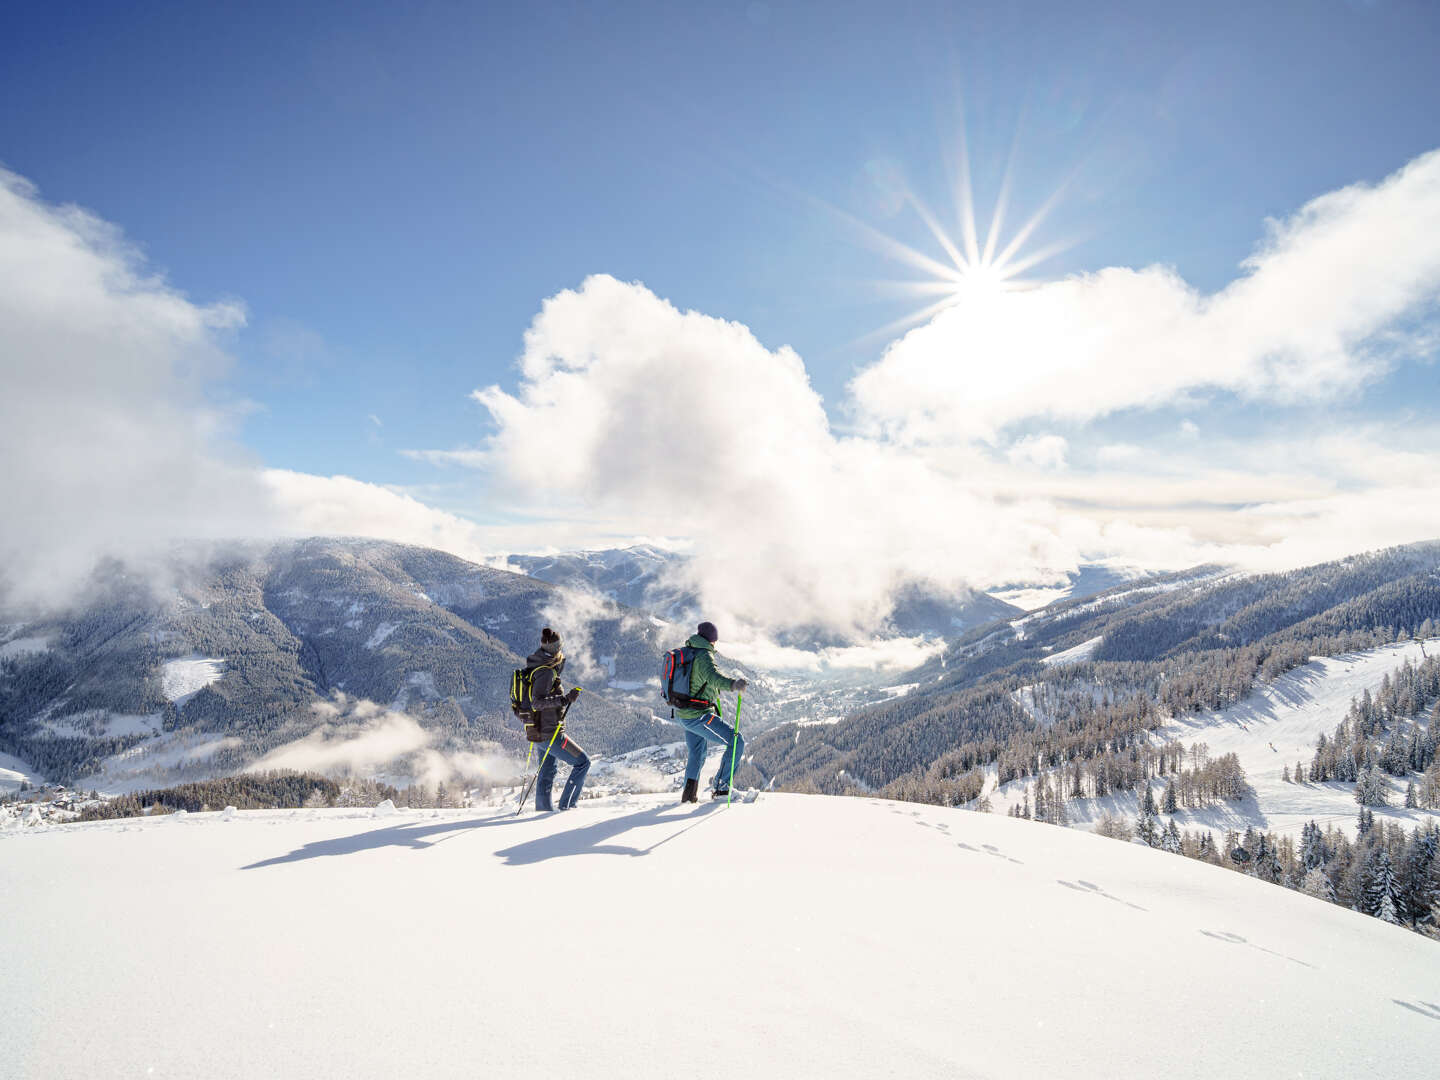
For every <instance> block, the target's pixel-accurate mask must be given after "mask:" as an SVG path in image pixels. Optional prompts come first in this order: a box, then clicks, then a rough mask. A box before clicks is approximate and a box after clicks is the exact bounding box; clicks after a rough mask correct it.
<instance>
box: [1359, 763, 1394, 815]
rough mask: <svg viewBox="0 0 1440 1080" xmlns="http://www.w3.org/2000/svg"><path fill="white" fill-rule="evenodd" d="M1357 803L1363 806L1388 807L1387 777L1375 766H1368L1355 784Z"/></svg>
mask: <svg viewBox="0 0 1440 1080" xmlns="http://www.w3.org/2000/svg"><path fill="white" fill-rule="evenodd" d="M1355 801H1356V802H1357V803H1359V804H1360V805H1361V806H1388V805H1389V803H1388V801H1387V799H1386V784H1385V777H1384V776H1382V775H1381V773H1380V770H1379V769H1378V768H1376V767H1375V766H1374V765H1367V766H1366V767H1365V770H1364V771H1363V772H1362V773H1361V774H1360V779H1359V780H1358V781H1357V782H1356V784H1355Z"/></svg>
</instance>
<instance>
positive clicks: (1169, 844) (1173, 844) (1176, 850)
mask: <svg viewBox="0 0 1440 1080" xmlns="http://www.w3.org/2000/svg"><path fill="white" fill-rule="evenodd" d="M1180 847H1181V845H1180V830H1179V829H1177V828H1176V827H1175V819H1174V818H1171V819H1170V824H1169V825H1167V826H1165V832H1164V833H1163V834H1162V835H1161V837H1160V850H1161V851H1168V852H1170V854H1172V855H1179V854H1180Z"/></svg>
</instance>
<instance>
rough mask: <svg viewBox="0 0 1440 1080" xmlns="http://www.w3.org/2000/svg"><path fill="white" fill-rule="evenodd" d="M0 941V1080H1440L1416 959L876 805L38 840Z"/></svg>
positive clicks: (1093, 848)
mask: <svg viewBox="0 0 1440 1080" xmlns="http://www.w3.org/2000/svg"><path fill="white" fill-rule="evenodd" d="M0 905H3V909H4V911H5V920H4V923H3V931H0V940H3V952H4V956H5V963H6V969H7V971H9V972H11V973H18V974H19V977H11V978H7V979H4V980H0V1061H4V1062H5V1063H6V1066H7V1069H8V1070H9V1075H16V1076H20V1077H52V1076H53V1077H96V1076H133V1075H138V1076H156V1077H192V1076H200V1075H204V1076H207V1077H249V1076H271V1077H290V1076H345V1077H377V1078H378V1077H393V1076H426V1077H467V1078H469V1077H477V1076H479V1077H486V1076H495V1077H511V1076H513V1077H538V1076H570V1077H623V1078H625V1080H644V1078H651V1077H654V1078H664V1080H675V1078H676V1077H705V1076H737V1077H754V1076H763V1077H787V1078H788V1077H836V1076H843V1077H866V1078H869V1077H880V1076H889V1077H905V1078H909V1077H936V1078H940V1077H943V1078H946V1080H954V1078H960V1077H997V1078H998V1077H1016V1076H1032V1075H1044V1076H1063V1077H1067V1078H1074V1077H1079V1078H1084V1077H1104V1078H1106V1080H1111V1078H1113V1077H1115V1076H1117V1075H1126V1076H1130V1075H1137V1076H1144V1075H1153V1074H1155V1073H1158V1072H1162V1071H1163V1074H1164V1075H1165V1076H1166V1077H1167V1078H1172V1080H1178V1078H1184V1077H1196V1078H1199V1077H1205V1078H1209V1077H1215V1076H1222V1075H1223V1076H1225V1077H1227V1078H1240V1077H1265V1078H1270V1077H1274V1076H1295V1075H1297V1074H1298V1075H1303V1076H1306V1077H1312V1078H1314V1077H1320V1078H1324V1077H1334V1078H1348V1077H1354V1076H1360V1075H1370V1074H1371V1073H1372V1072H1376V1071H1378V1072H1380V1073H1382V1074H1383V1075H1385V1076H1386V1077H1388V1078H1392V1080H1401V1078H1409V1077H1414V1078H1420V1077H1427V1078H1428V1077H1432V1076H1434V1075H1435V1072H1434V1066H1435V1061H1436V1060H1437V1056H1440V945H1437V944H1436V943H1435V942H1434V941H1430V940H1425V939H1422V938H1420V937H1419V936H1417V935H1415V934H1413V933H1410V932H1407V931H1404V930H1401V929H1398V928H1395V927H1392V926H1388V925H1386V924H1384V923H1381V922H1380V921H1378V920H1375V919H1370V918H1366V917H1364V916H1361V915H1358V914H1355V913H1353V912H1349V911H1345V910H1343V909H1341V908H1338V907H1335V906H1332V905H1329V904H1326V903H1324V902H1321V901H1317V900H1312V899H1310V898H1308V897H1305V896H1303V895H1301V894H1299V893H1295V892H1291V891H1288V890H1284V889H1280V888H1277V887H1273V886H1268V885H1265V884H1263V883H1261V882H1259V881H1256V880H1254V879H1252V878H1248V877H1244V876H1242V875H1239V874H1233V873H1229V872H1226V871H1223V870H1219V869H1216V868H1214V867H1211V866H1207V865H1203V864H1200V863H1196V862H1192V861H1189V860H1185V859H1182V858H1179V857H1176V856H1170V855H1165V854H1162V853H1160V852H1158V851H1150V850H1148V849H1144V848H1141V847H1139V846H1137V845H1126V844H1121V843H1116V842H1114V841H1110V840H1104V839H1101V838H1099V837H1094V836H1088V835H1085V834H1082V833H1077V832H1074V831H1070V830H1063V829H1056V828H1053V827H1050V826H1045V825H1039V824H1035V823H1031V822H1025V821H1018V820H1013V819H1008V818H1004V817H1000V816H995V815H982V814H972V813H966V812H963V811H956V810H945V809H941V808H938V807H920V806H912V805H907V804H899V803H886V802H880V801H875V800H861V799H834V798H822V797H806V796H794V795H792V796H787V795H766V796H763V797H762V798H761V799H760V801H759V802H757V803H755V804H753V805H748V806H737V807H734V808H731V809H729V810H726V809H722V808H720V807H719V806H709V805H707V806H702V807H700V808H699V809H697V810H689V809H683V810H682V809H681V808H679V807H678V806H676V805H675V804H674V802H673V796H641V797H632V798H629V799H625V800H590V801H586V802H583V803H582V804H581V807H580V808H579V809H578V810H576V811H573V812H571V813H568V814H557V815H548V816H543V817H537V816H534V815H530V814H527V815H525V816H523V817H520V818H515V817H512V816H510V815H509V814H508V813H505V812H503V811H500V812H497V811H495V810H493V809H491V810H483V811H442V812H436V811H412V812H404V813H400V814H397V815H394V816H386V817H382V818H376V817H374V816H372V815H371V814H370V813H369V812H362V811H293V812H292V811H273V812H252V813H241V814H234V815H220V814H206V815H199V814H194V815H189V816H183V817H182V816H176V817H170V818H160V819H139V820H132V821H126V822H106V823H97V824H94V825H82V826H64V827H45V826H39V827H35V828H30V829H26V830H10V831H8V832H5V833H0ZM1382 1062H1383V1064H1382Z"/></svg>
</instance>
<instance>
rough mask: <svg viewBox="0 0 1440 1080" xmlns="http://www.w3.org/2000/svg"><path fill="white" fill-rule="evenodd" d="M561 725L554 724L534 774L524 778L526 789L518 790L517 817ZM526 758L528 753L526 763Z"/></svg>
mask: <svg viewBox="0 0 1440 1080" xmlns="http://www.w3.org/2000/svg"><path fill="white" fill-rule="evenodd" d="M562 726H563V721H562V723H560V724H556V726H554V734H552V736H550V743H549V744H547V746H546V747H544V755H541V757H540V765H537V766H536V772H534V776H531V778H530V779H528V780H526V789H524V791H523V792H520V805H518V806H516V816H517V818H518V816H520V814H521V812H523V811H524V808H526V798H528V795H530V786H531V785H533V783H534V782H536V780H537V779H540V770H541V769H543V768H544V760H546V757H549V756H550V747H552V746H554V740H556V736H559V734H560V727H562ZM530 749H531V752H534V746H531V747H530ZM528 760H530V755H526V762H527V763H528Z"/></svg>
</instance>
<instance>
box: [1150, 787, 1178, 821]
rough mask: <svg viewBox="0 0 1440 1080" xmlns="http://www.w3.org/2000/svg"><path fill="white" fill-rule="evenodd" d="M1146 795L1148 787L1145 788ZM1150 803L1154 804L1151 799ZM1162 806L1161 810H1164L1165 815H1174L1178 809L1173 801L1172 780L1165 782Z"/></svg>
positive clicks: (1173, 789)
mask: <svg viewBox="0 0 1440 1080" xmlns="http://www.w3.org/2000/svg"><path fill="white" fill-rule="evenodd" d="M1146 794H1149V788H1148V787H1147V788H1146ZM1151 802H1154V799H1151ZM1162 806H1163V808H1164V810H1165V813H1167V814H1173V813H1175V811H1176V810H1177V809H1179V807H1178V805H1177V804H1176V801H1175V781H1174V780H1168V781H1166V783H1165V797H1164V802H1163V804H1162Z"/></svg>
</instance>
